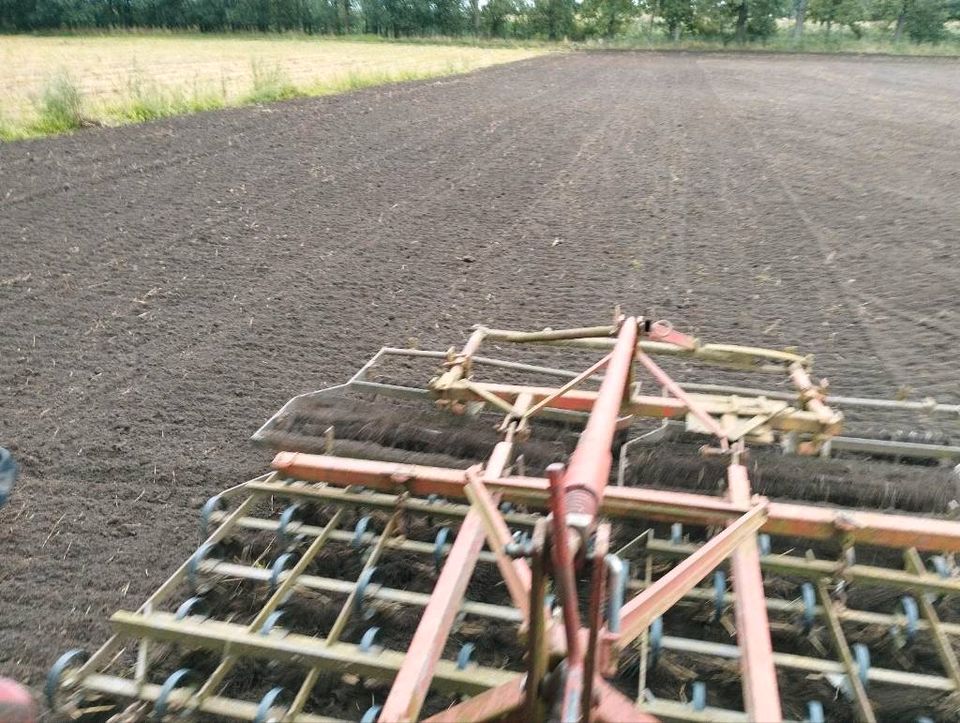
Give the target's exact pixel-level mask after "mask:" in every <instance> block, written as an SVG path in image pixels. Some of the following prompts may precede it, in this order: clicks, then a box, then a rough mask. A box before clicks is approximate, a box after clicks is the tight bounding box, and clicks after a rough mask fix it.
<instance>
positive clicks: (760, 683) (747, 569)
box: [727, 464, 783, 723]
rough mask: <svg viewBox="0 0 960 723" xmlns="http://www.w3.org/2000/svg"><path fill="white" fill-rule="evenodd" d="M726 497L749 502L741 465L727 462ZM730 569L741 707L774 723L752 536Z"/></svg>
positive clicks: (772, 673) (773, 678) (777, 715)
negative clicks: (740, 686) (741, 690)
mask: <svg viewBox="0 0 960 723" xmlns="http://www.w3.org/2000/svg"><path fill="white" fill-rule="evenodd" d="M727 496H728V497H729V498H730V501H731V502H735V503H738V504H749V503H750V478H749V477H748V476H747V468H746V467H744V466H743V465H742V464H731V465H730V466H729V467H728V468H727ZM730 569H731V573H732V575H733V591H734V593H735V597H734V604H733V606H734V617H735V619H736V627H737V645H738V646H739V647H740V673H741V676H742V685H743V702H744V707H745V708H746V711H747V715H748V717H749V718H750V720H755V721H769V723H774V721H780V720H782V719H783V713H782V711H781V710H780V690H779V688H778V686H777V670H776V667H775V666H774V664H773V643H772V642H771V640H770V623H769V620H768V619H767V601H766V594H765V593H764V590H763V573H762V571H761V569H760V550H759V548H758V547H757V538H756V536H755V535H750V536H749V537H746V538H744V540H743V542H742V543H741V544H740V547H738V548H737V550H736V551H735V552H734V553H733V555H731V556H730Z"/></svg>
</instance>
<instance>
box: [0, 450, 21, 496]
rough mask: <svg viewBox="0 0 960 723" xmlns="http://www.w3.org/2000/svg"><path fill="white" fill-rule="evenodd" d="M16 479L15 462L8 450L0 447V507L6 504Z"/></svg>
mask: <svg viewBox="0 0 960 723" xmlns="http://www.w3.org/2000/svg"><path fill="white" fill-rule="evenodd" d="M16 481H17V463H16V462H15V461H14V459H13V455H12V454H10V451H9V450H7V449H5V448H3V447H0V507H3V506H4V505H5V504H7V500H9V499H10V495H11V494H13V484H14V482H16Z"/></svg>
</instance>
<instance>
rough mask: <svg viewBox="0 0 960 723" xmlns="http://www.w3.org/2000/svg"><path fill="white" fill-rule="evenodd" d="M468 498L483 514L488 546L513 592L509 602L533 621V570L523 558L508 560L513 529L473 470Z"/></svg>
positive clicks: (468, 472) (468, 486) (470, 472)
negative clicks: (531, 593) (531, 599)
mask: <svg viewBox="0 0 960 723" xmlns="http://www.w3.org/2000/svg"><path fill="white" fill-rule="evenodd" d="M467 496H468V497H469V498H470V504H471V505H472V506H473V508H474V509H476V510H477V512H479V513H480V516H481V518H482V519H483V523H484V529H485V531H486V535H487V545H489V547H490V549H491V551H492V552H493V553H494V554H495V555H496V556H497V567H498V568H499V570H500V574H501V575H502V576H503V581H504V582H505V583H506V585H507V590H509V591H510V599H511V600H513V605H514V607H516V608H517V609H518V610H519V611H520V612H521V613H522V614H523V619H524V621H525V622H526V621H528V620H529V619H530V585H531V579H532V575H531V572H530V566H529V565H528V564H527V561H526V560H523V559H521V558H517V559H516V560H514V559H511V558H509V557H507V554H506V547H507V545H508V544H510V542H512V540H513V538H512V537H511V535H510V529H509V528H508V527H507V523H506V522H505V521H504V519H503V517H502V516H501V515H500V513H499V511H498V510H497V504H496V501H495V500H494V498H493V496H492V495H491V494H490V492H489V491H488V490H487V488H486V487H484V486H483V482H481V481H480V477H479V476H478V475H476V474H474V472H473V470H467Z"/></svg>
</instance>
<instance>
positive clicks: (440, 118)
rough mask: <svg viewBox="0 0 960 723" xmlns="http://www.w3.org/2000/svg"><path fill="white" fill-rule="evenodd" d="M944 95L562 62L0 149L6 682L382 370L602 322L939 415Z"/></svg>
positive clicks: (889, 85)
mask: <svg viewBox="0 0 960 723" xmlns="http://www.w3.org/2000/svg"><path fill="white" fill-rule="evenodd" d="M958 71H960V65H958V63H956V62H953V61H928V60H923V61H921V60H898V59H869V60H868V59H858V58H842V59H841V58H830V57H800V58H791V57H761V56H750V57H741V56H733V55H729V56H728V55H692V54H691V55H682V54H676V55H657V54H628V53H609V54H595V55H588V54H578V55H558V56H549V57H544V58H540V59H537V60H533V61H525V62H521V63H517V64H515V65H511V66H504V67H498V68H494V69H490V70H485V71H482V72H478V73H474V74H471V75H467V76H462V77H455V78H450V79H445V80H442V81H437V82H424V83H414V84H407V85H400V86H394V87H389V88H383V89H374V90H368V91H362V92H357V93H352V94H348V95H343V96H339V97H330V98H324V99H317V100H302V101H294V102H289V103H283V104H278V105H272V106H270V107H266V108H248V109H240V110H231V111H225V112H219V113H211V114H202V115H197V116H193V117H188V118H180V119H176V120H171V121H165V122H160V123H153V124H147V125H144V126H139V127H128V128H122V129H112V130H111V129H104V130H91V131H85V132H82V133H79V134H77V135H76V136H73V137H70V138H62V139H54V140H45V141H36V142H25V143H17V144H11V145H7V146H3V147H0V239H2V241H0V251H2V261H0V330H2V331H0V410H2V412H0V444H2V445H5V446H7V447H9V448H11V449H12V450H13V451H14V453H15V455H16V456H17V458H18V460H19V461H20V463H21V465H22V469H23V477H22V479H21V482H20V485H19V487H18V489H17V490H16V495H15V497H14V499H13V501H12V502H11V503H10V504H9V505H8V506H7V507H6V508H5V509H4V510H3V512H2V513H0V550H2V562H0V611H2V614H0V674H13V675H15V676H16V677H18V678H20V679H21V680H24V681H25V682H27V683H29V684H32V685H34V686H39V684H40V682H41V680H42V676H43V674H44V672H45V670H46V669H47V667H48V666H49V665H50V663H51V661H52V660H53V659H54V658H55V656H56V655H57V654H58V653H59V652H60V651H62V650H64V649H66V648H69V647H73V646H76V645H82V646H86V647H96V645H97V644H98V643H99V642H100V641H102V640H103V639H104V638H105V636H106V635H107V626H106V623H105V621H106V618H107V617H108V616H109V614H110V613H111V612H113V611H114V610H116V609H118V608H121V607H122V608H127V609H134V608H135V607H136V605H138V604H139V602H140V601H142V599H143V598H144V597H145V596H146V595H147V594H148V593H149V591H151V590H152V589H154V588H155V587H156V586H157V585H158V584H159V583H160V581H162V580H163V579H164V578H165V577H166V576H167V575H168V574H169V573H170V572H171V571H172V570H173V568H174V567H175V565H176V564H178V563H179V562H180V561H181V560H183V559H184V558H185V557H186V556H187V555H188V554H189V553H190V551H191V549H192V548H193V547H194V546H195V545H196V543H197V538H198V526H197V509H198V507H199V506H200V504H201V503H202V501H203V500H205V499H206V498H207V497H208V496H209V495H211V494H212V493H214V492H216V491H219V490H220V489H222V488H224V487H226V486H228V485H231V484H234V483H237V482H240V481H242V480H244V479H246V478H249V477H251V476H253V475H255V474H257V473H259V472H260V471H262V470H263V469H264V467H265V465H266V461H267V459H268V455H267V454H266V453H265V452H263V451H262V450H258V449H255V448H253V447H252V446H251V445H250V443H248V442H247V439H248V437H249V435H250V434H251V433H252V432H253V431H254V430H255V429H256V428H257V427H258V426H259V425H260V423H261V422H262V421H263V420H264V419H266V418H267V417H268V416H269V414H270V413H272V412H273V411H275V410H276V409H277V408H278V407H279V406H280V405H281V404H282V402H283V401H285V400H286V399H287V398H289V397H290V396H292V395H294V394H296V393H300V392H304V391H308V390H313V389H317V388H320V387H323V386H326V385H330V384H333V383H337V382H340V381H343V380H345V379H346V378H347V376H348V375H349V374H351V373H352V372H353V371H354V370H355V369H357V368H358V367H359V366H360V365H361V364H362V363H363V361H365V360H366V359H367V358H368V357H369V356H370V355H371V354H372V353H373V352H375V351H376V350H377V348H379V347H380V346H381V345H383V344H392V345H399V346H402V345H405V344H408V343H415V344H417V345H419V346H421V347H423V348H440V349H445V348H447V347H448V346H450V345H459V344H461V343H462V342H463V341H464V340H465V338H466V334H467V332H468V330H469V327H470V326H471V325H472V324H475V323H485V324H490V325H496V326H500V327H527V328H539V327H542V326H545V325H553V326H559V325H565V324H576V325H579V324H582V323H597V322H600V323H603V322H605V321H606V320H607V319H608V318H610V313H611V309H612V307H613V305H614V304H616V303H619V304H621V305H622V306H623V307H624V308H625V309H627V310H630V311H636V312H639V313H647V314H650V315H652V316H654V317H658V318H659V317H666V318H669V319H671V320H672V321H673V322H674V323H675V325H676V326H678V327H679V328H684V329H687V330H692V331H693V332H695V333H698V334H700V335H701V336H702V337H703V338H705V339H709V340H721V341H729V342H744V343H758V344H763V345H771V346H785V345H793V344H795V345H799V346H801V347H802V348H803V349H804V350H806V351H810V352H813V353H815V354H816V355H817V368H818V370H819V372H820V373H822V374H825V375H827V376H829V377H830V379H831V381H832V384H833V387H834V389H835V390H837V391H838V392H841V393H846V394H862V395H877V396H884V397H888V398H889V397H892V396H894V395H895V394H897V393H898V392H900V393H909V394H911V395H912V397H914V398H919V397H922V396H927V395H930V396H935V397H937V398H938V399H939V400H940V401H952V402H956V401H957V400H958V398H960V381H958V376H957V374H956V372H955V359H956V354H957V341H958V336H960V332H958V330H957V329H958V327H957V323H958V321H960V306H958V304H957V302H956V290H957V288H958V285H960V266H958V263H957V262H958V253H957V247H956V244H957V236H958V231H960V204H958V203H957V199H958V198H960V133H958V132H957V128H958V122H960V116H958V110H957V109H958V108H960V83H957V78H958V77H960V76H958Z"/></svg>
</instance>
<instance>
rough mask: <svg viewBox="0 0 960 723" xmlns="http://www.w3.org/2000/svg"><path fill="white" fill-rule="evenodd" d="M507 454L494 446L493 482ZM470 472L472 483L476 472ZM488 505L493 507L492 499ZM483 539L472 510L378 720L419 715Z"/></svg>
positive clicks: (506, 444)
mask: <svg viewBox="0 0 960 723" xmlns="http://www.w3.org/2000/svg"><path fill="white" fill-rule="evenodd" d="M512 448H513V445H512V443H511V442H510V441H503V442H500V443H499V444H497V446H496V447H495V448H494V450H493V454H492V455H491V457H490V460H489V461H488V463H487V467H486V471H487V472H488V473H489V474H491V475H493V476H499V475H501V474H503V471H504V468H505V467H506V466H507V464H508V463H509V460H510V454H511V452H512ZM471 472H472V474H473V477H474V478H476V476H477V474H476V470H471ZM492 502H493V503H494V504H496V500H495V499H494V500H492ZM485 537H486V534H485V529H484V524H483V515H482V514H481V513H480V511H479V510H477V509H473V510H471V511H470V512H469V513H468V514H467V516H466V517H465V518H464V520H463V524H462V525H460V530H459V532H457V539H456V542H454V544H453V547H451V549H450V554H449V555H448V557H447V560H446V562H445V563H444V565H443V569H442V570H441V571H440V576H439V577H438V578H437V582H436V583H435V585H434V588H433V592H432V593H431V595H430V600H429V602H428V603H427V607H426V608H425V609H424V611H423V616H422V617H421V619H420V624H419V625H417V630H416V632H415V633H414V636H413V640H411V641H410V645H409V647H408V648H407V657H406V659H405V660H404V662H403V665H402V666H401V667H400V670H399V672H398V673H397V677H396V679H395V680H394V682H393V686H392V687H391V688H390V694H389V695H388V696H387V700H386V702H385V703H384V704H383V710H382V712H381V713H380V717H379V720H381V721H411V720H416V719H417V718H418V716H419V715H420V709H421V708H422V707H423V702H424V700H426V697H427V691H428V690H429V689H430V682H431V680H432V678H433V672H434V668H435V667H436V664H437V661H439V660H440V656H441V655H443V647H444V645H446V642H447V638H448V636H449V635H450V630H451V628H452V627H453V622H454V619H455V618H456V615H457V612H458V610H459V609H460V606H461V605H462V603H463V596H464V593H465V592H466V590H467V584H468V583H469V582H470V578H471V576H472V575H473V569H474V567H475V566H476V564H477V557H478V556H479V554H480V548H481V547H483V541H484V539H485Z"/></svg>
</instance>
